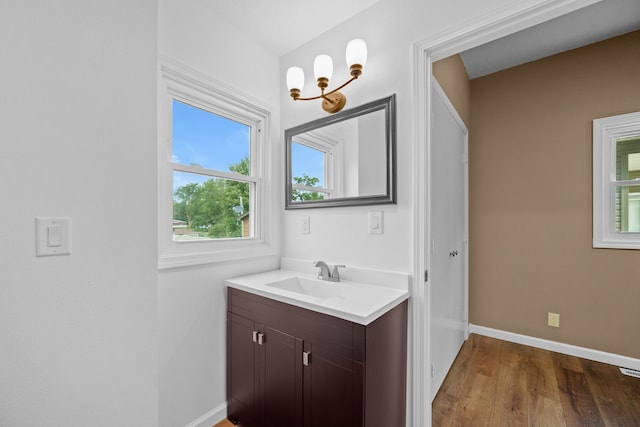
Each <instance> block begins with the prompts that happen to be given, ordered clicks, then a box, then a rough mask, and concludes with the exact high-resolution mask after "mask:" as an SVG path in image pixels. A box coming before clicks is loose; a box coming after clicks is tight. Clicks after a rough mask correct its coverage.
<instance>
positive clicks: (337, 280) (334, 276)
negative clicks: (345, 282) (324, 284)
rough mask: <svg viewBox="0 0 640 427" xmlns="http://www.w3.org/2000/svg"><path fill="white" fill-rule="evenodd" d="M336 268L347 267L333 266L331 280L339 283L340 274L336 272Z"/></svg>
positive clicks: (342, 266)
mask: <svg viewBox="0 0 640 427" xmlns="http://www.w3.org/2000/svg"><path fill="white" fill-rule="evenodd" d="M338 268H347V266H346V265H334V266H333V273H331V280H333V281H334V282H339V281H340V272H339V271H338Z"/></svg>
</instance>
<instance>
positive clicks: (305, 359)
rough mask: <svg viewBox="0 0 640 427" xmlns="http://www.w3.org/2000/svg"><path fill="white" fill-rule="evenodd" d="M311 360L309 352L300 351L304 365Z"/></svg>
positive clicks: (307, 364)
mask: <svg viewBox="0 0 640 427" xmlns="http://www.w3.org/2000/svg"><path fill="white" fill-rule="evenodd" d="M310 361H311V352H309V351H303V352H302V364H303V365H304V366H309V362H310Z"/></svg>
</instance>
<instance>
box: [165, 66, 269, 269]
mask: <svg viewBox="0 0 640 427" xmlns="http://www.w3.org/2000/svg"><path fill="white" fill-rule="evenodd" d="M161 71H162V76H163V80H162V82H163V83H164V85H163V89H164V90H163V91H162V92H161V97H160V99H161V103H160V105H161V108H160V111H159V117H160V120H159V122H160V128H159V136H160V138H159V141H160V143H159V165H158V167H159V173H158V176H159V190H158V191H159V198H158V200H159V202H158V203H159V209H158V210H159V215H158V235H159V252H160V257H159V258H160V259H159V266H160V268H170V267H177V266H184V265H193V264H201V263H211V262H217V261H227V260H230V259H242V258H248V257H252V256H262V255H264V253H265V251H267V252H269V251H270V250H269V248H268V245H267V239H266V230H265V228H266V227H264V225H263V224H264V214H265V212H266V210H267V209H266V206H267V203H265V197H264V191H265V189H264V184H263V183H264V179H263V174H264V172H263V171H264V170H265V164H264V163H265V159H264V157H265V153H266V150H265V145H266V137H265V135H266V134H267V127H268V126H267V125H268V118H269V113H268V110H267V109H265V108H264V107H260V106H258V105H256V103H255V102H253V101H249V100H248V97H246V96H245V95H242V94H239V93H238V92H237V91H235V90H234V89H231V88H227V87H225V86H223V85H221V84H220V83H218V82H215V81H213V80H211V79H210V78H208V77H206V76H203V75H201V74H199V73H197V72H195V71H193V70H190V69H188V68H186V67H184V66H183V65H180V64H178V63H176V62H174V61H171V60H169V59H166V58H163V59H162V62H161Z"/></svg>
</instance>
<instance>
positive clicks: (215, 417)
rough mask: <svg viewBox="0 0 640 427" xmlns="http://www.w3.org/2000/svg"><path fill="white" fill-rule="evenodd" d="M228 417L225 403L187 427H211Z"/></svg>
mask: <svg viewBox="0 0 640 427" xmlns="http://www.w3.org/2000/svg"><path fill="white" fill-rule="evenodd" d="M226 417H227V404H226V403H223V404H221V405H219V406H217V407H215V408H213V409H212V410H210V411H209V412H207V413H206V414H204V415H203V416H201V417H199V418H198V419H196V420H193V421H191V422H190V423H189V424H187V425H186V426H185V427H211V426H212V425H215V424H216V423H219V422H220V421H222V420H223V419H225V418H226Z"/></svg>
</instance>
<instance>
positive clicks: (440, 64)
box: [432, 55, 471, 128]
mask: <svg viewBox="0 0 640 427" xmlns="http://www.w3.org/2000/svg"><path fill="white" fill-rule="evenodd" d="M432 73H433V76H434V77H435V78H436V80H437V81H438V83H439V84H440V87H442V90H444V92H445V93H446V94H447V98H449V101H451V103H452V104H453V106H454V107H455V109H456V111H457V112H458V114H459V115H460V118H461V119H462V121H463V122H464V124H465V125H466V126H467V128H468V127H469V125H470V123H471V121H470V119H471V81H470V80H469V75H468V74H467V70H466V69H465V68H464V63H463V62H462V59H461V58H460V55H453V56H450V57H448V58H445V59H442V60H440V61H436V62H434V63H433V70H432Z"/></svg>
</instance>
